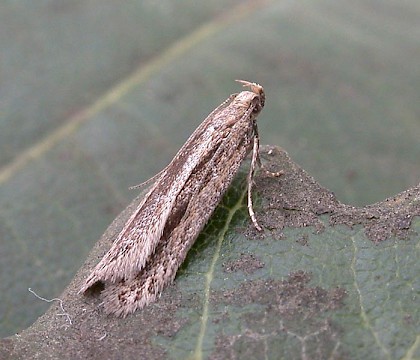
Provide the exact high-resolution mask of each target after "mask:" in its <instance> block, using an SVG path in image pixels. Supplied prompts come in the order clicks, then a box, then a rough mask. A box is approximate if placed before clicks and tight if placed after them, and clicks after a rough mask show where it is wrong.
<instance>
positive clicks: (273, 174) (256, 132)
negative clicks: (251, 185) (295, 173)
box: [251, 124, 284, 177]
mask: <svg viewBox="0 0 420 360" xmlns="http://www.w3.org/2000/svg"><path fill="white" fill-rule="evenodd" d="M254 136H255V137H254V142H255V138H257V142H258V145H257V160H256V161H257V164H258V166H259V167H260V169H261V170H262V171H264V172H265V173H266V174H267V175H268V176H272V177H279V176H281V175H283V174H284V172H283V171H282V170H280V171H276V172H273V171H270V170H268V169H267V168H266V167H265V166H264V164H263V163H262V162H261V158H260V152H259V147H260V138H259V136H258V127H257V124H254ZM254 149H255V145H254ZM251 165H252V164H251Z"/></svg>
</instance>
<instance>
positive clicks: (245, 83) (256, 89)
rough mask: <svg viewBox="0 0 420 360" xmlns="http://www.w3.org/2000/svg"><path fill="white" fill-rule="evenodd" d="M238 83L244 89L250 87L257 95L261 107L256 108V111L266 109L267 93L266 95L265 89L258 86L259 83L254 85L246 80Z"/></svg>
mask: <svg viewBox="0 0 420 360" xmlns="http://www.w3.org/2000/svg"><path fill="white" fill-rule="evenodd" d="M235 81H237V82H238V83H241V84H242V85H243V86H244V87H248V88H249V89H250V90H251V91H252V92H253V93H255V94H257V95H258V96H259V98H260V103H259V106H257V107H256V108H255V110H256V111H261V109H262V108H263V107H264V103H265V93H264V88H263V87H262V86H261V85H259V84H257V83H253V82H249V81H246V80H235Z"/></svg>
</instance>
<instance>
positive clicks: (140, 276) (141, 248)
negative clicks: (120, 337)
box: [80, 80, 280, 316]
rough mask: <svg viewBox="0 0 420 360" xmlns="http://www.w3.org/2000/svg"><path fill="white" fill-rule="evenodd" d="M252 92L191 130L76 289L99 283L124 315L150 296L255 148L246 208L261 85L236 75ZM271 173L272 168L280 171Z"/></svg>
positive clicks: (107, 304) (110, 306) (108, 304)
mask: <svg viewBox="0 0 420 360" xmlns="http://www.w3.org/2000/svg"><path fill="white" fill-rule="evenodd" d="M237 81H238V82H240V83H242V84H243V85H244V86H246V87H248V88H249V89H250V90H251V91H242V92H240V93H239V94H234V95H231V96H230V97H229V98H228V99H227V100H226V101H225V102H223V103H222V104H221V105H220V106H219V107H217V108H216V109H215V110H214V111H213V112H212V113H211V114H210V115H209V116H208V117H207V118H206V119H205V120H204V121H203V122H202V124H201V125H200V126H199V127H198V128H197V129H196V130H195V131H194V133H193V134H192V135H191V136H190V138H189V139H188V140H187V142H186V143H185V144H184V145H183V146H182V148H181V149H180V150H179V151H178V153H177V154H176V155H175V157H174V158H173V160H172V161H171V163H170V164H169V165H168V166H167V167H166V168H165V169H163V170H162V171H161V172H160V173H158V174H157V175H155V176H154V177H153V178H152V179H150V180H149V181H147V182H146V183H148V182H152V181H153V182H154V183H153V185H152V186H151V188H150V190H149V191H148V192H147V193H146V195H145V196H144V198H143V200H142V202H141V203H140V204H139V206H138V207H137V209H136V210H135V211H134V213H133V214H132V215H131V217H130V219H129V220H128V221H127V223H126V224H125V225H124V227H123V229H122V231H121V232H120V233H119V234H118V236H117V238H116V239H115V241H114V243H113V245H112V247H111V249H110V250H109V251H108V252H107V253H106V254H105V256H104V257H103V258H102V260H101V261H100V262H99V263H98V265H97V266H96V267H95V268H94V269H93V271H92V273H91V274H90V275H89V276H88V278H87V279H86V281H85V284H84V285H83V287H82V288H81V290H80V292H85V291H87V290H88V289H89V288H91V287H92V286H93V285H95V284H97V283H102V284H103V285H104V290H103V300H104V301H103V305H104V308H105V312H107V313H111V314H115V315H117V316H126V315H127V314H129V313H132V312H134V311H135V310H136V309H140V308H143V307H144V306H146V305H148V304H149V303H151V302H153V301H155V300H156V298H157V297H158V296H159V295H160V293H161V291H162V290H163V288H164V287H165V286H166V285H167V284H169V283H171V282H172V281H173V280H174V278H175V275H176V272H177V270H178V268H179V267H180V265H181V264H182V262H183V261H184V259H185V257H186V255H187V252H188V250H189V249H190V248H191V246H192V245H193V243H194V241H195V240H196V239H197V237H198V235H199V233H200V231H201V230H202V229H203V227H204V225H205V224H206V223H207V221H208V219H209V218H210V216H211V214H212V213H213V211H214V209H215V208H216V206H217V204H218V203H219V202H220V200H221V198H222V196H223V194H224V193H225V191H226V190H227V188H228V187H229V185H230V183H231V182H232V180H233V178H234V176H235V174H236V173H237V171H238V169H239V166H240V164H241V163H242V161H243V160H244V159H245V157H246V156H247V154H248V153H249V152H250V150H251V149H253V152H252V160H251V167H250V171H249V175H248V211H249V215H250V217H251V220H252V222H253V224H254V226H255V227H256V228H257V229H258V230H260V231H261V230H262V229H261V227H260V226H259V225H258V223H257V220H256V218H255V213H254V210H253V208H252V198H251V187H252V181H253V175H254V171H255V168H256V165H257V164H258V165H259V166H261V160H260V157H259V152H258V150H259V138H258V128H257V123H256V118H257V115H258V114H259V113H260V111H261V110H262V108H263V106H264V101H265V94H264V89H263V87H262V86H260V85H258V84H255V83H250V82H248V81H243V80H237ZM279 174H280V173H277V174H275V175H279Z"/></svg>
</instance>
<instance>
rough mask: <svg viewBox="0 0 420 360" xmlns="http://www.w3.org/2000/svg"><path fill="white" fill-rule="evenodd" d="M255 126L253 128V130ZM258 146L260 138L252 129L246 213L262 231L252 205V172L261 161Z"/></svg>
mask: <svg viewBox="0 0 420 360" xmlns="http://www.w3.org/2000/svg"><path fill="white" fill-rule="evenodd" d="M255 129H256V127H255V128H254V130H255ZM259 148H260V140H259V137H258V133H257V132H255V131H254V145H253V148H252V159H251V166H250V169H249V173H248V213H249V216H250V218H251V220H252V223H253V224H254V226H255V228H256V229H257V230H258V231H262V227H261V226H260V225H259V224H258V222H257V218H256V217H255V212H254V208H253V206H252V183H253V181H254V180H253V179H254V172H255V168H256V166H257V164H259V163H261V161H258V159H259V154H258V151H259Z"/></svg>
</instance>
